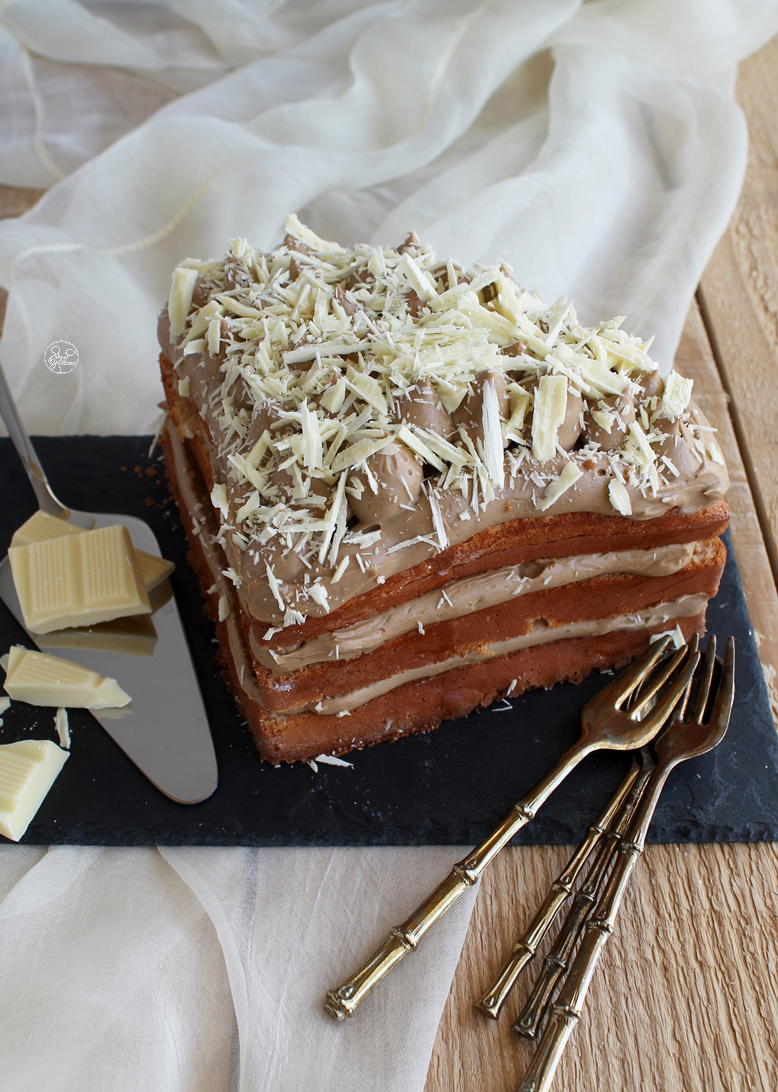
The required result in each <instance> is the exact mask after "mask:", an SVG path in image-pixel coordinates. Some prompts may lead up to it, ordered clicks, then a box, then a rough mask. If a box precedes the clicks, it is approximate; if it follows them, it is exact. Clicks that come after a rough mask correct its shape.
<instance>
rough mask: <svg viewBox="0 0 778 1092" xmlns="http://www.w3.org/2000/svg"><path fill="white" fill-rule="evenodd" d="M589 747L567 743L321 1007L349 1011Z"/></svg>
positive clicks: (339, 1014)
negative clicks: (529, 788)
mask: <svg viewBox="0 0 778 1092" xmlns="http://www.w3.org/2000/svg"><path fill="white" fill-rule="evenodd" d="M593 749H594V747H593V746H592V744H591V743H589V742H588V741H584V740H580V741H579V742H578V743H577V744H575V745H574V746H573V747H571V748H570V750H569V751H567V753H566V754H565V755H563V757H562V758H561V759H560V760H559V762H558V763H557V764H556V766H554V767H553V769H551V770H550V771H549V772H548V773H547V774H546V776H545V777H544V778H542V780H541V781H539V782H538V784H537V785H536V786H535V788H534V789H533V790H532V792H531V793H529V794H528V795H527V796H525V797H523V798H522V799H521V800H519V801H518V802H517V803H516V804H514V805H513V807H512V808H511V810H510V812H509V813H508V814H507V815H506V817H505V818H504V819H503V821H502V822H501V823H500V824H499V825H498V826H497V827H495V829H494V830H493V831H492V832H491V834H488V835H487V836H486V838H484V840H483V841H482V842H481V843H480V844H479V845H477V846H476V847H475V849H473V850H471V851H470V853H468V855H467V856H466V857H464V858H463V859H462V860H461V861H458V862H457V864H455V865H454V867H453V868H452V870H451V872H450V873H449V875H448V876H446V878H445V879H444V880H443V882H442V883H440V884H439V885H438V886H437V887H436V888H435V890H434V891H433V892H432V894H431V895H430V896H429V897H428V898H426V899H425V900H424V902H423V903H422V904H421V905H420V906H419V907H418V908H417V909H416V910H415V911H414V912H413V913H412V914H411V916H410V917H409V918H408V919H407V920H406V921H404V922H403V923H402V925H397V926H395V927H394V929H392V930H391V932H390V933H389V936H388V937H387V938H386V940H385V941H384V943H383V944H382V945H381V947H380V948H378V949H377V950H376V951H375V952H374V953H373V955H372V956H370V958H369V959H368V960H367V961H366V962H365V963H363V965H362V966H361V967H360V968H359V969H358V970H357V971H355V972H354V974H352V975H351V976H350V977H349V978H347V979H346V981H345V982H342V983H341V984H340V985H339V986H337V987H335V989H332V990H329V991H328V993H327V997H326V1000H325V1003H324V1011H325V1012H327V1013H329V1015H330V1016H333V1017H334V1018H335V1019H336V1020H343V1019H344V1017H346V1016H351V1015H352V1014H353V1013H354V1011H355V1009H356V1008H357V1006H358V1005H359V1004H360V1003H361V1002H362V1001H363V1000H364V999H365V997H366V996H367V995H368V993H370V991H371V990H372V989H373V987H374V986H375V985H376V984H377V983H378V982H380V980H381V979H382V978H383V977H384V975H385V974H386V973H387V972H388V971H390V970H391V969H392V967H394V965H395V964H396V963H399V962H400V960H401V959H402V958H403V957H404V956H405V954H406V953H407V952H410V951H414V950H415V949H416V947H417V946H418V944H419V941H420V940H421V938H422V937H423V936H424V934H425V933H426V932H427V931H428V929H430V928H431V926H433V925H434V924H435V922H436V921H437V920H438V919H439V918H441V917H442V916H443V915H444V914H445V912H446V911H447V910H448V909H449V907H451V906H453V904H454V903H455V902H456V901H457V899H458V898H459V897H460V896H461V895H463V894H464V893H465V891H468V890H470V888H471V887H473V885H474V884H475V883H476V882H477V880H478V878H479V877H480V875H481V873H482V872H483V871H484V869H485V868H486V866H487V865H488V864H489V863H490V862H491V861H492V860H493V859H494V858H495V857H496V856H497V854H498V853H499V852H500V850H501V849H502V848H503V847H504V846H506V845H507V844H508V842H510V840H511V838H513V837H514V835H516V834H517V833H518V832H519V831H520V830H521V828H522V827H523V826H525V825H526V824H527V823H528V822H529V821H530V819H533V818H534V816H535V814H536V812H537V811H538V809H539V808H540V806H541V805H542V804H543V803H544V802H545V801H546V800H547V799H548V797H549V796H550V795H551V793H552V792H553V791H554V789H556V788H557V786H559V785H560V784H561V783H562V781H564V779H565V777H567V775H568V774H569V773H570V771H571V770H573V769H574V767H575V766H577V765H578V763H579V762H580V761H581V759H583V758H585V757H586V755H587V754H589V752H590V751H592V750H593Z"/></svg>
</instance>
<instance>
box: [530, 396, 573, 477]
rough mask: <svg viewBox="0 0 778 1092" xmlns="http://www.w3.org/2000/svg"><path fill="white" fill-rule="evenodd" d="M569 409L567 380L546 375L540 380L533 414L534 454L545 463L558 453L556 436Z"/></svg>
mask: <svg viewBox="0 0 778 1092" xmlns="http://www.w3.org/2000/svg"><path fill="white" fill-rule="evenodd" d="M566 409H567V380H566V379H565V377H564V376H563V375H544V376H541V378H540V380H539V381H538V389H537V393H536V395H535V409H534V412H533V415H532V455H533V457H534V458H535V459H537V460H538V461H539V462H541V463H544V462H546V461H547V460H548V459H551V458H553V457H554V455H556V438H557V432H558V431H559V427H560V425H561V424H562V422H563V421H564V419H565V411H566Z"/></svg>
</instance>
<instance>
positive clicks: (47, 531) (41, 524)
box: [11, 512, 175, 592]
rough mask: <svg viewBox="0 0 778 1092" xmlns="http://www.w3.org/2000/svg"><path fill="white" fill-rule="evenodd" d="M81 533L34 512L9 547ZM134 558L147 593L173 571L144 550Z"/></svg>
mask: <svg viewBox="0 0 778 1092" xmlns="http://www.w3.org/2000/svg"><path fill="white" fill-rule="evenodd" d="M83 531H84V528H83V527H76V526H75V525H74V524H72V523H68V522H67V520H64V519H60V518H59V517H58V516H50V515H49V514H48V513H47V512H36V513H35V515H34V516H30V518H29V519H28V520H26V521H25V522H24V523H23V524H22V525H21V527H17V529H16V530H15V531H14V535H13V538H12V539H11V545H12V546H31V545H32V544H33V542H47V541H48V540H49V539H50V538H61V537H62V536H63V535H80V534H83ZM135 556H136V557H137V559H138V566H139V568H140V575H141V579H142V580H143V585H144V587H145V588H146V591H147V592H150V591H153V590H154V588H156V587H158V586H159V585H160V584H161V583H162V581H163V580H165V578H166V577H168V576H170V574H171V573H172V571H173V569H175V565H174V564H173V562H172V561H165V559H164V558H163V557H157V555H156V554H149V553H147V552H146V551H145V550H135Z"/></svg>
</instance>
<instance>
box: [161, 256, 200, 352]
mask: <svg viewBox="0 0 778 1092" xmlns="http://www.w3.org/2000/svg"><path fill="white" fill-rule="evenodd" d="M196 280H197V270H196V269H185V268H183V267H182V266H179V267H178V268H177V269H175V270H174V271H173V278H172V280H171V282H170V296H169V297H168V303H167V307H168V314H169V315H170V333H171V335H172V336H173V337H180V336H181V334H183V332H184V330H185V329H186V320H187V318H188V316H189V309H190V308H191V306H192V292H193V291H194V286H195V281H196Z"/></svg>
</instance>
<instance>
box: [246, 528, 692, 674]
mask: <svg viewBox="0 0 778 1092" xmlns="http://www.w3.org/2000/svg"><path fill="white" fill-rule="evenodd" d="M694 550H695V544H694V543H686V544H682V545H677V544H674V545H671V546H662V547H659V548H658V549H655V550H620V551H617V552H616V551H614V552H613V553H607V554H582V555H579V556H574V557H563V558H558V559H553V560H551V559H543V560H540V561H528V562H524V563H523V564H521V565H509V566H506V567H505V568H502V569H492V570H491V571H489V572H487V573H481V574H480V575H479V576H471V577H465V578H463V579H461V580H452V581H450V583H448V584H446V585H445V587H444V588H441V589H439V590H438V591H434V592H429V593H428V594H426V595H420V596H418V597H417V598H416V599H412V600H411V601H410V602H408V603H402V604H400V606H397V607H392V608H390V609H389V610H386V611H381V612H380V613H378V614H375V615H373V616H372V617H370V618H366V619H365V620H364V621H362V622H357V623H355V624H354V625H352V626H348V627H346V628H344V629H341V630H334V631H332V632H329V633H323V634H321V636H319V637H314V638H312V639H311V640H310V641H305V642H304V643H303V644H301V645H299V646H298V647H297V648H293V649H290V650H288V651H287V650H284V651H278V650H275V649H269V648H263V647H262V645H261V644H259V642H257V641H256V640H255V639H253V637H252V639H251V642H250V643H251V651H252V653H253V654H254V656H255V657H256V658H257V660H258V661H259V662H260V663H261V664H262V665H263V666H264V667H267V668H269V669H270V670H271V671H273V670H283V671H296V670H297V669H298V668H301V667H307V666H308V665H309V664H313V663H321V662H322V661H324V660H353V659H355V658H356V657H357V656H361V655H363V654H364V653H366V652H372V651H373V649H375V648H378V647H380V645H382V644H383V643H384V642H385V641H390V640H391V639H392V638H393V637H398V636H400V635H401V634H403V633H409V632H411V631H413V630H415V629H419V630H420V631H421V632H422V633H423V632H424V627H425V626H431V625H434V624H435V623H436V622H445V621H448V620H449V619H451V618H461V617H463V616H464V615H467V614H472V613H473V612H474V611H478V610H485V609H487V608H488V607H494V606H497V605H498V604H499V603H505V602H506V601H507V600H509V599H514V598H517V597H519V596H522V595H529V594H531V593H532V592H537V591H544V590H547V589H549V588H559V587H563V586H565V585H568V584H575V583H577V582H578V581H579V580H590V579H591V578H592V577H595V576H605V575H607V574H610V573H628V574H630V575H637V576H669V575H670V574H671V573H677V572H679V571H680V570H681V569H683V568H685V567H686V566H687V565H688V564H689V561H690V560H691V558H692V555H693V553H694Z"/></svg>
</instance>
